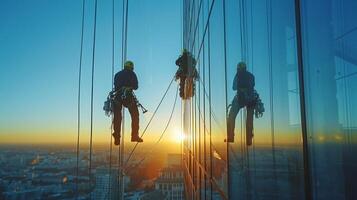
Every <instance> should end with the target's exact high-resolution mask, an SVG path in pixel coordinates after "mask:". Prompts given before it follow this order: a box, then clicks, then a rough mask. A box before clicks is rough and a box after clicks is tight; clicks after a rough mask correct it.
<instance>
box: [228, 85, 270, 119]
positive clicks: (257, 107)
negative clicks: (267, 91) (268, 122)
mask: <svg viewBox="0 0 357 200" xmlns="http://www.w3.org/2000/svg"><path fill="white" fill-rule="evenodd" d="M234 98H235V99H236V100H237V102H238V104H239V105H244V106H251V107H253V108H254V115H255V117H256V118H261V117H263V113H264V112H265V108H264V103H263V102H262V100H261V99H260V96H259V94H258V92H257V91H256V90H253V92H249V91H248V90H247V89H245V88H240V89H238V91H237V94H236V95H235V97H234ZM233 101H234V100H233Z"/></svg>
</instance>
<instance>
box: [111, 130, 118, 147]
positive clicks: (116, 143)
mask: <svg viewBox="0 0 357 200" xmlns="http://www.w3.org/2000/svg"><path fill="white" fill-rule="evenodd" d="M112 135H113V137H114V144H115V145H120V135H119V134H116V133H115V132H114V133H113V134H112Z"/></svg>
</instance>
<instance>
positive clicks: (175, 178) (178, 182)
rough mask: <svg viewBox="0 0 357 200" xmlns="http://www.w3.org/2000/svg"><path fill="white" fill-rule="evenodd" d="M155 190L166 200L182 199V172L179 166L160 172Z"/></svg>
mask: <svg viewBox="0 0 357 200" xmlns="http://www.w3.org/2000/svg"><path fill="white" fill-rule="evenodd" d="M155 189H156V190H157V191H160V192H161V193H162V194H163V195H164V196H165V199H167V200H180V199H184V187H183V170H182V168H181V167H180V166H170V167H166V168H164V169H162V170H161V172H160V174H159V177H158V179H156V181H155Z"/></svg>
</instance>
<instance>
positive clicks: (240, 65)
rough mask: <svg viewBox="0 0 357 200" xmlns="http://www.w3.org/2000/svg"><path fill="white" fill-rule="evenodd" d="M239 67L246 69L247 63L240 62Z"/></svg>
mask: <svg viewBox="0 0 357 200" xmlns="http://www.w3.org/2000/svg"><path fill="white" fill-rule="evenodd" d="M237 68H238V69H239V70H246V69H247V64H245V62H243V61H242V62H239V63H238V65H237Z"/></svg>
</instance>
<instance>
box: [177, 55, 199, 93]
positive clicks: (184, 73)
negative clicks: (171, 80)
mask: <svg viewBox="0 0 357 200" xmlns="http://www.w3.org/2000/svg"><path fill="white" fill-rule="evenodd" d="M176 65H177V66H178V67H179V68H178V70H177V72H176V74H175V78H176V80H180V97H181V98H183V99H188V98H190V97H193V95H194V94H195V81H196V80H197V79H198V73H197V70H196V59H195V58H194V57H193V56H192V54H191V53H190V52H189V51H187V49H183V50H182V54H181V56H180V57H179V58H178V59H177V60H176Z"/></svg>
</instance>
